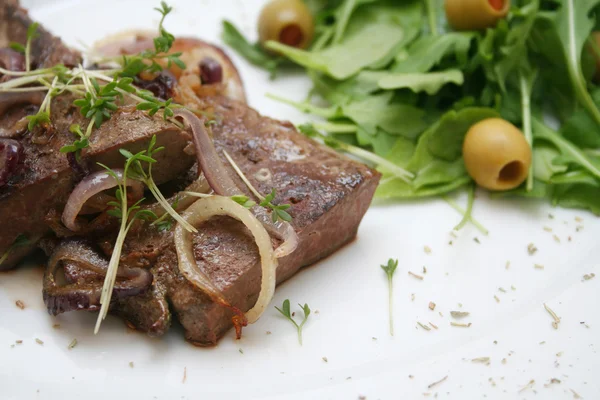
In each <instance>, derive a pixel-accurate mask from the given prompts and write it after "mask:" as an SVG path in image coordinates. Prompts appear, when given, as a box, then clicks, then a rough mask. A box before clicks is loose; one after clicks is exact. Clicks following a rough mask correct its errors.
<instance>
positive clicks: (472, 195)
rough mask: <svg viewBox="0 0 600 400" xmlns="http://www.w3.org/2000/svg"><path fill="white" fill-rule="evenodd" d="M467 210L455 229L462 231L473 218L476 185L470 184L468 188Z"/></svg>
mask: <svg viewBox="0 0 600 400" xmlns="http://www.w3.org/2000/svg"><path fill="white" fill-rule="evenodd" d="M467 196H468V197H467V210H466V211H465V213H464V214H463V218H462V220H461V221H460V222H459V223H458V225H456V226H455V227H454V230H455V231H460V230H461V229H462V228H464V226H465V225H466V224H467V222H469V221H470V220H471V213H472V212H473V203H474V202H475V185H474V184H470V185H469V188H468V189H467Z"/></svg>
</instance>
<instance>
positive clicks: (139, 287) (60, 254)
mask: <svg viewBox="0 0 600 400" xmlns="http://www.w3.org/2000/svg"><path fill="white" fill-rule="evenodd" d="M63 263H73V264H75V265H76V266H77V267H79V268H82V269H84V270H88V271H91V272H93V273H95V274H98V276H99V277H101V278H102V279H103V278H104V276H105V275H106V270H107V269H108V261H107V260H106V259H105V258H104V257H102V256H101V255H100V254H98V252H96V251H95V250H94V249H92V248H91V246H90V245H89V244H88V243H87V242H86V241H84V240H81V239H73V240H65V241H63V242H62V243H61V244H60V245H59V246H58V247H57V248H56V250H55V251H54V254H52V257H50V260H48V266H47V268H46V271H45V273H44V283H43V287H44V288H43V297H44V303H45V304H46V307H47V308H48V313H49V314H51V315H58V314H61V313H64V312H68V311H75V310H89V311H93V310H98V309H99V308H100V295H101V293H102V284H101V282H98V281H91V282H69V281H68V279H66V280H67V282H66V284H65V285H60V284H59V282H58V279H57V272H58V270H59V268H60V267H62V266H64V265H63ZM117 278H121V279H124V280H120V281H118V282H117V283H115V287H114V289H113V301H118V300H122V299H124V298H127V297H130V296H136V295H139V294H142V293H144V292H146V291H147V290H148V288H150V286H151V284H152V279H153V278H152V274H151V273H150V271H148V270H146V269H141V268H132V269H122V268H119V271H118V272H117Z"/></svg>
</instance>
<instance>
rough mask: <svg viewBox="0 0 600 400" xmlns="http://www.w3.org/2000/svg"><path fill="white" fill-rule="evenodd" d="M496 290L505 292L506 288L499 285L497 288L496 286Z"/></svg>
mask: <svg viewBox="0 0 600 400" xmlns="http://www.w3.org/2000/svg"><path fill="white" fill-rule="evenodd" d="M498 291H499V292H502V293H506V289H504V288H503V287H499V288H498Z"/></svg>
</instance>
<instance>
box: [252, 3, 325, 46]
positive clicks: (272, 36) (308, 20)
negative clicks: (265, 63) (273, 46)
mask: <svg viewBox="0 0 600 400" xmlns="http://www.w3.org/2000/svg"><path fill="white" fill-rule="evenodd" d="M314 31H315V25H314V21H313V17H312V14H311V13H310V11H309V9H308V7H307V6H306V4H304V2H303V1H302V0H273V1H271V2H269V3H268V4H267V5H266V6H265V7H264V8H263V9H262V11H261V12H260V16H259V17H258V37H259V40H260V43H261V44H264V43H266V42H267V41H269V40H274V41H277V42H280V43H283V44H286V45H288V46H292V47H298V48H301V49H304V48H306V47H307V46H308V45H309V44H310V42H311V40H312V38H313V35H314Z"/></svg>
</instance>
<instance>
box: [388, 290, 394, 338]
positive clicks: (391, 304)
mask: <svg viewBox="0 0 600 400" xmlns="http://www.w3.org/2000/svg"><path fill="white" fill-rule="evenodd" d="M388 292H389V293H388V302H389V320H390V335H391V336H394V294H393V293H394V283H393V280H392V279H391V278H390V279H388Z"/></svg>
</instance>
